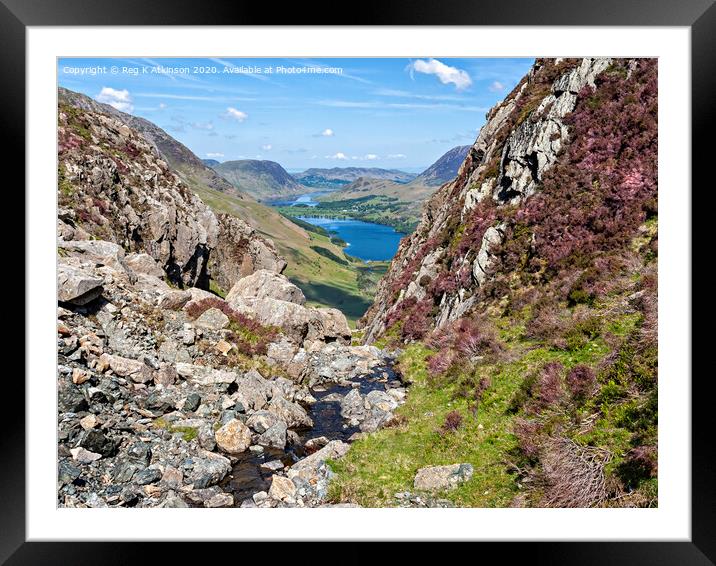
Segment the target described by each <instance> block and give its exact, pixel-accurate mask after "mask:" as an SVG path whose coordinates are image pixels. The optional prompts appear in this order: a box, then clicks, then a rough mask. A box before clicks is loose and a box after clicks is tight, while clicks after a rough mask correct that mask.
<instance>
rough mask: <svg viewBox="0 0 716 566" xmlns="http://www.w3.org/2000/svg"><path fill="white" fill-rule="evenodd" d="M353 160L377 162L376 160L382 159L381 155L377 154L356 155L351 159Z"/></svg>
mask: <svg viewBox="0 0 716 566" xmlns="http://www.w3.org/2000/svg"><path fill="white" fill-rule="evenodd" d="M351 159H358V160H361V161H375V160H376V159H380V156H379V155H376V154H375V153H366V154H365V155H354V156H353V157H351Z"/></svg>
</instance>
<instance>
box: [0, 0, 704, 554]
mask: <svg viewBox="0 0 716 566" xmlns="http://www.w3.org/2000/svg"><path fill="white" fill-rule="evenodd" d="M337 7H338V6H336V4H335V3H329V2H326V1H325V0H320V1H313V2H311V3H310V4H307V3H289V4H281V5H280V7H279V6H278V5H276V6H271V5H269V4H268V3H237V2H231V3H229V2H226V3H223V2H209V1H208V0H204V1H203V2H197V1H196V0H151V1H150V0H143V1H140V0H123V1H122V2H110V1H107V0H94V1H91V0H62V1H58V0H54V1H53V0H0V44H1V45H2V48H1V49H0V71H1V73H2V74H1V75H0V76H1V77H2V83H3V88H2V90H1V91H0V100H1V104H0V114H1V115H2V132H3V137H4V138H5V139H6V140H10V142H11V143H10V144H9V145H8V147H7V148H6V149H5V152H4V157H5V162H6V163H8V164H21V163H24V162H25V155H24V151H25V143H24V142H25V116H26V111H27V109H26V107H25V94H26V92H25V90H26V87H25V64H24V62H25V60H26V59H25V51H26V44H25V36H26V28H27V27H28V26H68V25H72V26H78V25H79V26H84V25H113V26H117V25H227V24H230V25H266V24H271V25H278V24H291V25H317V24H323V25H347V24H350V25H472V26H475V25H513V26H514V25H520V26H521V25H524V26H528V25H529V26H532V25H542V26H543V25H564V26H586V25H589V26H624V25H635V26H687V27H689V28H690V29H691V41H692V44H691V57H692V59H691V80H692V99H691V104H692V116H693V119H692V179H693V186H699V185H697V182H698V180H699V179H701V180H702V181H703V183H702V184H701V186H702V188H709V187H710V186H711V185H712V184H713V181H712V180H711V181H709V178H710V177H709V176H707V175H708V171H707V169H708V168H709V167H710V162H711V161H712V160H713V158H712V157H711V156H710V155H709V150H710V145H711V144H709V143H708V142H709V140H710V139H711V138H712V137H713V136H712V134H711V128H712V125H713V122H714V120H713V116H714V103H713V97H714V93H715V92H716V89H715V88H714V83H715V82H716V72H714V71H715V70H716V6H714V0H688V1H681V2H678V3H677V2H670V1H669V0H652V1H649V0H601V1H594V0H590V1H579V2H576V1H570V0H549V1H542V2H536V1H534V0H531V1H530V0H501V1H500V2H489V3H488V2H476V1H472V2H469V1H468V0H441V1H440V2H435V1H431V0H409V1H403V2H401V1H399V0H368V1H364V2H361V3H360V4H358V5H356V10H355V12H354V11H352V10H350V5H345V6H344V7H343V12H342V14H343V15H341V16H339V15H338V14H339V13H341V12H339V11H337ZM346 8H348V9H346ZM14 171H15V172H16V173H19V178H18V179H17V181H16V183H15V185H14V187H20V186H24V168H22V167H20V166H19V165H18V166H17V167H15V168H14ZM6 187H7V185H6ZM14 190H17V189H16V188H15V189H14ZM31 204H32V203H25V205H24V206H25V212H26V213H29V212H30V211H29V208H28V207H29V206H31ZM19 206H23V204H21V203H20V204H19ZM692 210H694V211H696V209H692ZM702 214H703V212H702ZM692 225H693V226H697V225H698V223H697V222H696V219H695V218H694V217H692ZM692 257H693V255H692ZM694 291H695V289H694ZM694 296H697V295H694ZM27 300H28V297H27V296H25V301H27ZM694 338H697V337H696V335H694ZM692 351H698V350H697V349H695V348H693V346H692ZM25 354H26V356H29V355H32V346H31V341H30V340H28V341H26V344H25ZM692 373H694V375H696V373H695V372H692ZM709 373H710V372H709ZM671 377H677V376H671ZM697 377H700V378H701V379H699V378H696V379H691V376H678V378H679V379H683V380H684V381H685V383H687V381H686V380H688V379H691V387H692V450H691V453H692V462H691V464H692V516H691V528H692V536H691V540H690V542H589V543H560V542H541V543H537V542H531V543H515V542H508V543H482V547H481V548H479V549H476V550H477V552H478V554H473V553H474V552H475V550H472V549H465V550H468V552H469V553H470V554H468V555H467V556H470V555H473V556H474V557H475V559H480V557H486V556H487V555H488V554H487V553H485V551H486V550H489V551H492V552H490V553H489V554H494V553H495V552H496V553H497V554H496V555H497V556H502V557H503V558H504V559H507V560H508V561H509V562H518V561H519V562H522V561H524V562H528V561H529V562H531V563H538V564H541V563H549V564H560V563H565V564H572V563H579V564H581V565H590V564H614V565H617V564H630V565H633V564H683V565H691V564H694V565H697V564H714V563H716V537H714V531H715V530H716V529H714V526H715V525H716V467H715V466H714V458H713V454H714V450H713V441H712V438H711V430H712V428H713V420H712V417H711V414H710V411H709V409H710V407H709V405H710V404H711V403H712V400H711V399H712V397H711V396H710V395H709V394H708V393H709V391H708V389H709V384H710V383H709V382H710V379H708V377H709V375H708V373H707V374H703V375H699V376H697ZM704 377H705V378H707V379H703V378H704ZM3 381H4V383H3V397H5V398H6V399H13V400H19V399H25V388H24V384H23V382H22V380H20V379H17V378H13V379H9V378H7V379H4V380H3ZM14 408H15V413H14V414H12V415H10V414H9V413H5V415H4V421H5V422H4V423H3V425H4V426H3V430H2V433H1V434H0V455H1V456H0V460H1V465H0V477H1V478H2V479H1V480H0V510H1V512H0V563H2V562H4V563H6V564H8V565H15V564H34V563H43V564H71V565H78V566H79V565H84V564H88V565H89V564H92V565H97V564H102V565H107V564H142V563H145V562H149V561H151V562H154V561H156V560H158V559H159V558H158V557H157V556H154V557H152V555H154V554H156V553H157V552H158V553H159V555H158V556H161V560H162V562H164V563H170V564H171V563H186V562H196V561H197V560H206V559H207V558H208V557H209V555H207V554H206V548H205V547H200V546H199V545H198V544H192V545H188V544H176V543H170V544H161V548H159V546H160V545H158V544H156V543H117V542H114V543H95V542H92V543H89V542H87V543H69V542H52V543H50V542H47V543H39V542H25V521H26V513H25V493H26V490H27V489H28V487H29V486H27V485H25V472H26V470H25V412H24V404H22V405H21V404H20V403H17V405H16V406H15V407H14ZM555 535H556V536H558V533H555ZM78 536H81V533H79V532H78ZM316 536H317V537H320V533H316ZM241 544H242V546H241V550H240V552H239V551H238V550H237V546H236V545H235V544H232V545H231V546H229V543H224V544H222V545H221V546H218V547H215V548H212V550H211V556H213V555H214V552H215V550H220V551H223V552H221V553H222V554H223V553H224V552H226V553H227V556H231V555H232V554H233V555H234V559H236V560H241V561H244V562H245V561H247V560H253V559H255V560H266V559H272V558H271V555H272V554H274V553H275V552H276V550H275V549H272V550H271V551H267V549H266V546H265V543H264V544H258V543H253V544H247V543H241ZM373 544H375V543H351V548H349V549H345V548H343V549H336V550H328V548H327V547H325V546H321V548H320V551H318V550H316V551H318V552H320V553H321V554H323V555H324V556H331V555H332V556H334V557H341V561H342V562H351V563H358V562H362V563H363V562H366V561H373V560H375V559H376V556H382V557H386V558H388V557H390V556H391V554H392V553H393V552H395V551H394V550H390V551H387V553H386V550H385V549H381V550H380V551H377V550H375V549H373V548H372V546H373ZM488 545H489V546H488ZM419 551H420V550H419ZM459 551H460V549H458V552H459ZM312 552H314V549H311V548H302V547H298V546H296V545H295V543H294V545H293V546H292V550H291V551H290V553H291V555H292V556H295V557H300V556H304V557H308V556H310V555H311V553H312ZM398 552H401V553H402V552H404V551H398ZM283 559H290V558H289V557H288V556H286V557H284V558H283Z"/></svg>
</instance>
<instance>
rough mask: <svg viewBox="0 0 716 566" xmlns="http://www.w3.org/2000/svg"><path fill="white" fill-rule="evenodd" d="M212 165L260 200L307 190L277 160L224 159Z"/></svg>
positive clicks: (236, 186) (234, 183)
mask: <svg viewBox="0 0 716 566" xmlns="http://www.w3.org/2000/svg"><path fill="white" fill-rule="evenodd" d="M205 163H206V162H205ZM211 167H212V168H213V169H214V171H216V172H217V173H218V174H219V175H221V176H222V177H223V178H224V179H226V180H227V181H228V182H229V183H231V185H233V186H234V187H235V188H237V189H238V190H240V191H243V192H245V193H248V194H250V195H251V196H252V197H254V198H255V199H257V200H260V201H267V200H274V199H278V198H285V197H288V196H293V195H300V194H302V193H305V192H307V189H306V187H305V186H304V185H302V184H300V183H299V182H298V181H297V180H296V179H294V178H293V177H292V176H291V175H290V174H289V173H288V172H287V171H286V170H285V169H284V168H283V167H281V165H279V164H278V163H276V162H275V161H266V160H258V159H240V160H237V161H224V162H223V163H218V164H217V165H212V166H211Z"/></svg>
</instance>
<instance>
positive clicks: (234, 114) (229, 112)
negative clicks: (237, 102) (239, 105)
mask: <svg viewBox="0 0 716 566" xmlns="http://www.w3.org/2000/svg"><path fill="white" fill-rule="evenodd" d="M224 117H226V118H231V119H233V120H236V121H238V122H243V121H244V120H246V118H248V117H249V115H248V114H247V113H246V112H242V111H241V110H237V109H236V108H233V107H231V106H229V107H228V108H227V109H226V113H225V114H224Z"/></svg>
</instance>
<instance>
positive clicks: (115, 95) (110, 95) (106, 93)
mask: <svg viewBox="0 0 716 566" xmlns="http://www.w3.org/2000/svg"><path fill="white" fill-rule="evenodd" d="M95 98H96V99H97V101H98V102H104V103H105V104H109V105H110V106H111V107H112V108H116V109H117V110H121V111H122V112H132V111H133V110H134V104H133V103H132V97H131V96H130V94H129V91H128V90H127V89H126V88H125V89H124V90H116V89H114V88H111V87H108V86H103V87H102V90H101V91H100V93H99V94H98V95H97V96H96V97H95Z"/></svg>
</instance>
